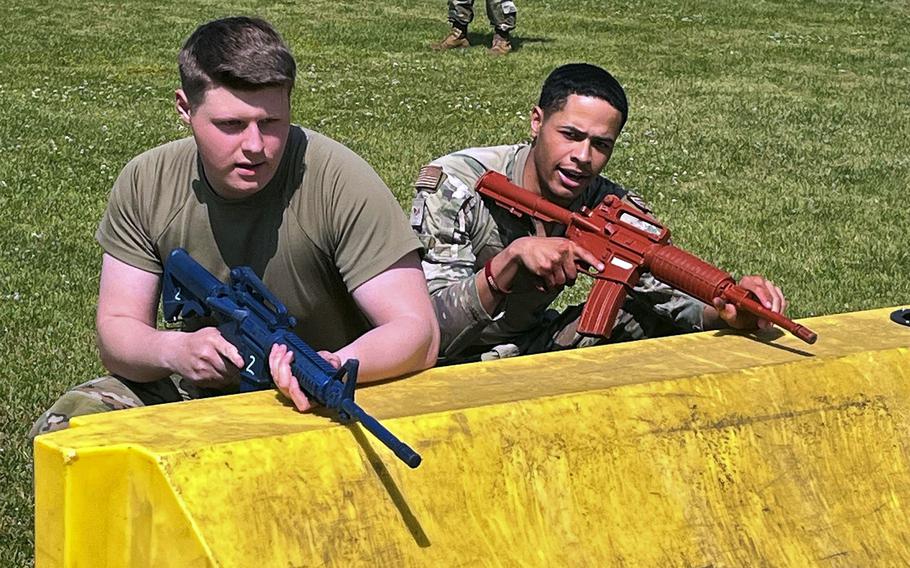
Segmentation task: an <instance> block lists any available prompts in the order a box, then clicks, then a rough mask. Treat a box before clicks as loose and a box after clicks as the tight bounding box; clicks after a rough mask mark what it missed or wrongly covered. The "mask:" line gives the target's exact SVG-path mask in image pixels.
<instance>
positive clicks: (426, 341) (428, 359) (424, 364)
mask: <svg viewBox="0 0 910 568" xmlns="http://www.w3.org/2000/svg"><path fill="white" fill-rule="evenodd" d="M421 327H422V328H423V329H422V330H421V331H422V333H421V335H422V337H423V341H419V342H416V345H417V349H415V351H414V356H413V359H412V361H413V364H414V368H413V371H423V370H424V369H429V368H430V367H432V366H433V365H435V364H436V359H437V358H438V357H439V341H440V339H439V323H438V322H437V321H436V316H435V315H433V316H432V317H431V318H428V319H427V320H426V321H424V322H422V326H421Z"/></svg>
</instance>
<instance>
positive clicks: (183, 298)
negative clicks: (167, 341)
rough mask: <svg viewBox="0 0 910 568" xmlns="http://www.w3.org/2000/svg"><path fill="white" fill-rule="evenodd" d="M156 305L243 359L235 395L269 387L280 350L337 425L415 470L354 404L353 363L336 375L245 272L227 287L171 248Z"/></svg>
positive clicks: (402, 448) (413, 459) (412, 459)
mask: <svg viewBox="0 0 910 568" xmlns="http://www.w3.org/2000/svg"><path fill="white" fill-rule="evenodd" d="M161 300H162V307H163V311H164V318H165V320H166V321H168V322H172V323H173V322H176V321H179V320H181V319H183V318H191V317H208V318H212V319H214V320H215V322H217V325H218V330H219V331H220V332H221V335H223V336H224V338H225V339H227V340H228V341H229V342H230V343H231V344H232V345H234V347H236V348H237V350H238V351H239V352H240V355H241V356H242V357H243V360H244V366H243V368H242V369H241V370H240V377H241V379H242V383H241V390H262V389H265V388H270V387H271V386H272V376H271V372H270V370H269V366H268V356H269V353H270V352H271V350H272V346H273V345H276V344H279V345H285V346H287V348H288V350H289V351H291V352H293V354H294V360H293V361H292V362H291V373H292V374H293V375H294V377H295V378H296V379H297V382H298V384H299V385H300V388H301V390H303V392H305V393H306V395H307V397H309V398H310V399H311V400H314V401H316V402H318V403H319V404H322V405H323V406H325V407H326V408H330V409H333V410H335V411H336V412H338V417H339V419H340V420H341V421H342V422H351V421H359V422H360V423H361V424H362V425H363V427H364V428H366V429H367V430H368V431H369V432H370V433H371V434H373V435H374V436H375V437H376V438H377V439H379V441H380V442H382V443H383V444H385V445H386V446H387V447H388V448H389V449H390V450H392V452H394V454H395V455H396V456H397V457H398V458H399V459H401V460H402V461H403V462H405V463H406V464H407V465H408V466H410V467H412V468H414V467H417V466H418V465H420V461H421V458H420V455H419V454H417V452H415V451H414V450H413V449H411V448H410V447H409V446H408V445H407V444H405V443H404V442H402V441H401V440H399V439H398V438H397V437H396V436H395V435H394V434H392V433H391V432H389V430H388V429H386V428H385V427H384V426H383V425H382V424H380V423H379V421H378V420H376V419H375V418H373V417H372V416H370V415H369V414H367V413H366V412H365V411H364V410H363V409H362V408H360V406H358V405H357V403H355V402H354V392H355V389H356V386H357V369H358V366H359V365H358V362H357V360H356V359H350V360H348V361H345V363H344V364H343V365H342V366H341V368H340V369H338V370H336V369H335V368H333V367H332V366H331V365H330V364H329V363H328V361H326V360H325V359H323V358H322V357H321V356H320V355H319V354H318V353H316V352H315V351H314V350H313V348H312V347H310V346H309V345H307V344H306V342H304V341H303V340H302V339H300V338H299V337H297V335H296V334H294V332H292V331H291V329H292V328H293V327H294V326H295V325H296V324H297V322H296V320H295V319H294V317H293V316H291V315H290V314H289V313H288V310H287V308H286V307H285V305H284V304H282V303H281V301H280V300H278V298H277V297H275V296H274V295H273V294H272V292H271V291H270V290H269V289H268V288H266V286H265V284H264V283H263V282H262V280H260V278H259V277H258V276H257V275H256V273H255V272H253V270H252V269H251V268H249V267H247V266H241V267H237V268H234V269H232V270H231V284H230V285H227V284H224V283H223V282H221V281H220V280H218V279H217V278H216V277H215V276H214V275H213V274H212V273H211V272H209V271H208V270H206V269H205V268H204V267H203V266H202V265H200V264H199V263H198V262H196V261H195V260H194V259H193V258H192V257H191V256H190V255H189V254H188V253H187V252H186V251H185V250H183V249H175V250H174V251H172V252H171V254H170V255H169V256H168V259H167V262H166V263H165V267H164V283H163V287H162V294H161Z"/></svg>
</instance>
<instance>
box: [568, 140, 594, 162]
mask: <svg viewBox="0 0 910 568" xmlns="http://www.w3.org/2000/svg"><path fill="white" fill-rule="evenodd" d="M572 158H574V159H575V161H577V162H581V163H583V164H588V163H590V162H591V141H590V140H587V139H585V140H581V141H579V142H577V143H576V144H575V146H574V147H573V148H572Z"/></svg>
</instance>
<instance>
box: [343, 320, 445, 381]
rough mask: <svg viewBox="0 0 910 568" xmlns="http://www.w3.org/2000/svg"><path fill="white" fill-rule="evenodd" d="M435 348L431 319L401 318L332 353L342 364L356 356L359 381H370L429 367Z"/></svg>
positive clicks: (434, 355)
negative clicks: (358, 363)
mask: <svg viewBox="0 0 910 568" xmlns="http://www.w3.org/2000/svg"><path fill="white" fill-rule="evenodd" d="M430 320H432V318H430ZM438 351H439V330H438V329H437V327H436V323H435V322H434V321H425V320H422V319H419V318H417V317H401V318H397V319H395V320H393V321H390V322H388V323H385V324H383V325H381V326H379V327H376V328H374V329H372V330H370V331H368V332H367V333H365V334H363V335H362V336H360V337H359V338H357V340H355V341H354V342H352V343H350V344H348V345H347V346H345V347H343V348H341V349H339V350H338V351H337V352H335V355H337V356H338V358H339V359H340V360H341V362H342V363H343V362H344V361H346V360H348V359H357V360H358V361H359V362H360V368H359V373H358V381H359V382H371V381H378V380H381V379H387V378H390V377H398V376H401V375H404V374H407V373H413V372H415V371H420V370H422V369H426V368H428V367H432V366H433V364H434V363H436V355H437V353H438Z"/></svg>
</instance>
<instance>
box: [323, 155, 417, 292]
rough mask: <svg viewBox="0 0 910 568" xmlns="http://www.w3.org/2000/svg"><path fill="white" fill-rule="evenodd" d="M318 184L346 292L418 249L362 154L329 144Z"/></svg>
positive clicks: (391, 198)
mask: <svg viewBox="0 0 910 568" xmlns="http://www.w3.org/2000/svg"><path fill="white" fill-rule="evenodd" d="M322 183H324V184H327V185H328V187H329V189H330V193H329V196H330V198H329V199H327V200H326V201H325V203H326V204H327V206H328V210H327V211H325V214H324V218H325V219H326V220H327V222H328V224H329V227H328V231H327V233H328V234H330V235H332V242H331V250H332V254H333V255H334V260H335V265H336V266H337V268H338V271H339V273H340V274H341V277H342V278H343V280H344V283H345V286H346V287H347V289H348V290H349V291H354V290H355V289H356V288H357V287H359V286H360V285H361V284H363V283H365V282H367V281H368V280H370V279H371V278H373V277H375V276H378V275H379V274H381V273H382V272H384V271H385V270H386V269H388V268H389V267H390V266H391V265H392V264H394V263H395V262H397V261H398V260H400V259H401V258H402V257H403V256H405V255H406V254H408V253H410V252H414V251H420V241H418V240H417V237H416V236H415V235H414V234H413V233H412V232H411V228H410V226H409V225H408V222H407V218H406V217H405V214H404V211H403V210H402V208H401V206H400V205H399V204H398V202H397V201H396V200H395V198H394V196H393V195H392V192H391V191H390V190H389V188H388V187H387V186H386V185H385V183H383V181H382V179H380V177H379V175H378V174H377V173H376V172H375V171H374V170H373V168H371V167H370V166H369V164H367V163H366V161H364V160H363V159H362V158H361V157H360V156H358V155H356V154H355V153H354V152H352V151H351V150H348V149H347V148H345V147H344V146H341V145H340V144H338V145H337V146H336V147H334V148H332V149H331V151H330V154H329V159H328V160H327V163H326V169H325V176H324V178H323V180H322Z"/></svg>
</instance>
